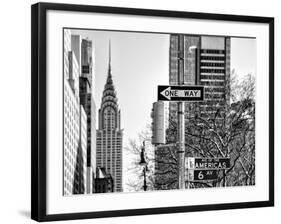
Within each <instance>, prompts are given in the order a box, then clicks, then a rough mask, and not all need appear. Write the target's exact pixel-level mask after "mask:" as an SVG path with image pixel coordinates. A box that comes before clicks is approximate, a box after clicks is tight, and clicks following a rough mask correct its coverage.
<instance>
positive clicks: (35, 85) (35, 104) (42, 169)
mask: <svg viewBox="0 0 281 224" xmlns="http://www.w3.org/2000/svg"><path fill="white" fill-rule="evenodd" d="M31 8H32V10H31V27H32V29H31V61H32V63H31V96H32V98H31V102H32V103H31V129H32V130H31V143H32V144H31V161H32V164H31V177H32V178H31V218H32V219H34V220H36V221H54V220H70V219H86V218H101V217H116V216H133V215H148V214H161V213H178V212H193V211H206V210H222V209H238V208H254V207H268V206H274V18H271V17H254V16H240V15H224V14H210V13H194V12H182V11H163V10H151V9H136V8H119V7H103V6H89V5H73V4H56V3H37V4H34V5H32V7H31ZM48 10H57V11H60V10H63V11H73V12H87V13H91V12H96V13H97V12H99V13H111V14H123V15H140V16H155V17H159V16H161V17H168V18H190V19H205V20H216V21H234V22H254V23H262V24H268V25H269V34H268V35H269V75H270V77H269V108H268V109H269V183H268V186H269V200H267V201H255V202H243V203H226V204H211V205H196V206H177V207H159V208H149V209H147V208H146V209H132V210H114V211H102V212H83V213H68V214H54V215H53V214H52V215H48V214H46V202H47V201H46V190H47V189H46V174H47V173H46V144H47V140H46V128H47V119H46V118H47V113H46V111H47V105H46V96H47V92H46V90H47V88H46V36H47V33H46V18H47V17H46V13H47V11H48Z"/></svg>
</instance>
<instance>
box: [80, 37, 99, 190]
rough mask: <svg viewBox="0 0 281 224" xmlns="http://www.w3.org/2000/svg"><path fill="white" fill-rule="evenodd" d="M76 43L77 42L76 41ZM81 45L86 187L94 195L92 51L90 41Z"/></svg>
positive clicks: (94, 132) (94, 127)
mask: <svg viewBox="0 0 281 224" xmlns="http://www.w3.org/2000/svg"><path fill="white" fill-rule="evenodd" d="M77 42H78V41H77ZM79 43H81V51H79V52H80V53H79V54H80V56H81V70H80V71H81V76H80V78H79V96H80V103H81V105H82V106H83V107H84V110H85V112H86V115H87V160H86V163H87V169H86V173H87V178H86V180H87V186H86V192H87V193H88V194H90V193H94V189H95V188H94V178H95V169H96V144H95V139H96V122H95V121H96V112H95V111H96V106H95V102H94V98H93V91H94V90H93V84H94V83H93V78H92V76H93V72H92V69H93V59H92V58H93V55H92V54H93V49H92V41H90V40H88V39H82V40H81V41H79Z"/></svg>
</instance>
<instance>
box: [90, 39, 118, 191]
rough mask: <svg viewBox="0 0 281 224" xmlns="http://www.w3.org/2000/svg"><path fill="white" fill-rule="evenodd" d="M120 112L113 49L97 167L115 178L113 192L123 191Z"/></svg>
mask: <svg viewBox="0 0 281 224" xmlns="http://www.w3.org/2000/svg"><path fill="white" fill-rule="evenodd" d="M120 119H121V116H120V110H119V105H118V99H117V95H116V91H115V87H114V84H113V80H112V74H111V49H110V44H109V63H108V73H107V80H106V84H105V86H104V90H103V96H102V102H101V107H100V109H99V126H98V130H97V152H96V153H97V155H96V156H97V157H96V158H97V161H96V162H97V167H99V168H102V169H104V171H105V173H106V174H110V175H111V177H112V178H113V191H114V192H121V191H122V147H123V146H122V144H123V142H122V141H123V130H122V129H121V128H120V126H121V125H120Z"/></svg>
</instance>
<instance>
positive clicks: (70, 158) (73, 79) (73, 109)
mask: <svg viewBox="0 0 281 224" xmlns="http://www.w3.org/2000/svg"><path fill="white" fill-rule="evenodd" d="M79 114H80V109H79V66H78V63H77V60H76V57H75V55H74V53H73V52H72V51H71V33H70V31H69V30H66V29H65V30H64V152H63V153H64V166H63V167H64V175H63V177H64V179H63V195H71V194H73V192H74V188H73V186H74V174H75V166H76V159H77V150H78V147H79V120H80V118H79V117H80V115H79Z"/></svg>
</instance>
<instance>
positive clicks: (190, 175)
mask: <svg viewBox="0 0 281 224" xmlns="http://www.w3.org/2000/svg"><path fill="white" fill-rule="evenodd" d="M217 178H218V170H188V172H187V180H188V181H205V180H216V179H217Z"/></svg>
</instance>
